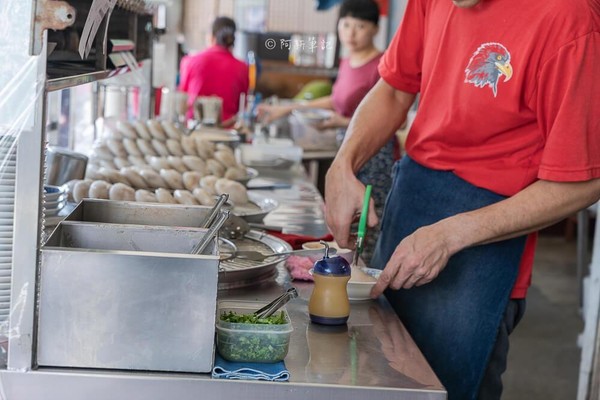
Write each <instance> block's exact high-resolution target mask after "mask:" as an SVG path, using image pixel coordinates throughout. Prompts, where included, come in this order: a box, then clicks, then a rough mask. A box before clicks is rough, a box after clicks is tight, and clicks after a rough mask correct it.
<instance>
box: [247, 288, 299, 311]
mask: <svg viewBox="0 0 600 400" xmlns="http://www.w3.org/2000/svg"><path fill="white" fill-rule="evenodd" d="M296 297H298V291H297V290H296V288H295V287H291V288H289V289H288V290H286V291H285V293H284V294H282V295H281V296H279V297H278V298H276V299H275V300H273V301H272V302H270V303H269V304H267V305H266V306H264V307H263V308H260V309H258V310H256V311H254V315H256V316H257V317H258V318H267V317H270V316H271V315H273V314H274V313H275V311H277V310H279V309H280V308H281V307H283V305H285V303H287V302H288V301H290V300H291V299H295V298H296Z"/></svg>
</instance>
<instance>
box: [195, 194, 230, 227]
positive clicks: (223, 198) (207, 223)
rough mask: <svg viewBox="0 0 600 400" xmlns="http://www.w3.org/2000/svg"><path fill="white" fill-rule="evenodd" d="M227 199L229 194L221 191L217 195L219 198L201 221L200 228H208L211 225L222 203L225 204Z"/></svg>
mask: <svg viewBox="0 0 600 400" xmlns="http://www.w3.org/2000/svg"><path fill="white" fill-rule="evenodd" d="M227 200H229V194H227V193H223V194H222V195H220V196H219V199H218V200H217V202H216V203H215V205H214V206H213V208H212V209H211V210H210V213H209V214H208V217H206V219H205V220H204V222H203V223H202V226H201V228H209V227H210V226H211V225H212V223H213V222H214V221H215V219H216V218H217V215H219V211H221V208H222V207H223V204H225V203H226V202H227Z"/></svg>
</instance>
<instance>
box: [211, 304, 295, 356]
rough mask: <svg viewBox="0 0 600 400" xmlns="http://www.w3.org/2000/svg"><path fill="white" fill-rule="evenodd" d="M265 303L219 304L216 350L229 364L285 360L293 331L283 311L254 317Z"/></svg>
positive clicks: (287, 316)
mask: <svg viewBox="0 0 600 400" xmlns="http://www.w3.org/2000/svg"><path fill="white" fill-rule="evenodd" d="M263 305H264V303H260V302H248V301H220V302H219V306H218V309H219V311H218V317H217V324H216V328H217V349H218V351H219V353H220V354H221V356H222V357H223V358H225V359H227V360H229V361H236V362H260V363H273V362H278V361H281V360H283V359H284V358H285V356H286V355H287V352H288V348H289V344H290V336H291V333H292V331H293V330H294V329H293V327H292V323H291V321H290V317H289V315H288V313H287V311H286V310H285V308H282V309H281V310H280V311H278V312H276V313H275V314H273V315H272V316H271V317H268V318H267V319H265V320H260V321H257V320H256V319H255V318H253V317H252V316H251V314H252V313H253V312H254V311H256V310H258V309H259V308H260V307H262V306H263Z"/></svg>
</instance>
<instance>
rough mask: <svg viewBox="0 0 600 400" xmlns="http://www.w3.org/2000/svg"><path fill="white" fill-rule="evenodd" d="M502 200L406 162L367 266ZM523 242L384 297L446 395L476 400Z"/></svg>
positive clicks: (474, 254) (467, 254) (468, 256)
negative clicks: (406, 241) (448, 221)
mask: <svg viewBox="0 0 600 400" xmlns="http://www.w3.org/2000/svg"><path fill="white" fill-rule="evenodd" d="M503 199H504V197H503V196H500V195H498V194H495V193H493V192H490V191H489V190H486V189H481V188H478V187H475V186H473V185H472V184H470V183H468V182H466V181H464V180H462V179H461V178H459V177H457V176H456V175H454V174H453V173H452V172H448V171H435V170H431V169H428V168H425V167H423V166H421V165H419V164H417V163H416V162H414V161H412V160H411V159H410V158H409V157H404V158H403V159H402V160H400V161H399V162H398V163H396V165H395V166H394V182H393V185H392V190H391V191H390V193H389V195H388V198H387V201H386V205H385V209H384V213H383V214H384V216H383V221H382V226H381V234H380V236H379V240H378V242H377V246H376V249H375V254H374V255H373V260H372V265H373V266H374V267H375V268H383V267H385V264H386V262H387V261H388V260H389V258H390V257H391V255H392V253H393V252H394V249H395V248H396V246H397V245H398V243H400V241H401V240H402V239H403V238H404V237H406V236H408V235H410V234H411V233H412V232H414V231H415V230H416V229H417V228H419V227H422V226H425V225H430V224H433V223H435V222H437V221H439V220H441V219H444V218H446V217H450V216H452V215H455V214H458V213H461V212H466V211H470V210H474V209H478V208H481V207H485V206H487V205H489V204H493V203H495V202H498V201H500V200H503ZM525 238H526V237H525V236H523V237H519V238H515V239H510V240H505V241H502V242H498V243H492V244H487V245H481V246H475V247H471V248H468V249H465V250H463V251H461V252H459V253H457V254H455V255H454V256H453V257H451V258H450V260H449V262H448V264H447V266H446V268H444V270H442V272H441V273H440V274H439V276H438V277H437V278H436V279H435V280H433V281H432V282H430V283H428V284H426V285H423V286H419V287H416V288H412V289H408V290H406V289H400V290H391V289H388V290H387V291H386V292H385V295H386V297H387V299H388V300H389V302H390V303H391V304H392V306H393V307H394V309H395V311H396V313H397V314H398V316H399V317H400V319H401V320H402V322H403V323H404V325H405V326H406V328H407V329H408V331H409V332H410V334H411V335H412V337H413V339H414V340H415V342H416V344H417V345H418V346H419V348H420V349H421V351H422V352H423V354H424V355H425V358H426V359H427V361H428V362H429V364H430V365H431V367H432V368H433V370H434V372H435V373H436V375H437V376H438V378H439V379H440V380H441V382H442V384H443V385H444V386H445V387H446V389H447V391H448V399H449V400H470V399H476V397H477V392H478V388H479V384H480V382H481V379H482V377H483V374H484V372H485V368H486V366H487V362H488V359H489V356H490V354H491V351H492V348H493V346H494V343H495V340H496V335H497V332H498V327H499V325H500V321H501V319H502V316H503V313H504V310H505V308H506V305H507V302H508V300H509V297H510V293H511V290H512V287H513V285H514V283H515V280H516V277H517V273H518V270H519V262H520V260H521V255H522V253H523V249H524V246H525Z"/></svg>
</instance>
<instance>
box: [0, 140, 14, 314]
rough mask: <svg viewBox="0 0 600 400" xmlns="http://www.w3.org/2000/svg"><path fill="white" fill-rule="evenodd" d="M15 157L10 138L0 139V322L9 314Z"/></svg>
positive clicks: (12, 142)
mask: <svg viewBox="0 0 600 400" xmlns="http://www.w3.org/2000/svg"><path fill="white" fill-rule="evenodd" d="M16 157H17V156H16V147H15V146H14V141H13V140H12V138H7V137H6V136H5V137H2V138H0V322H2V321H5V320H7V319H8V315H9V312H10V285H11V271H12V248H13V226H14V204H15V175H16V168H17V160H16Z"/></svg>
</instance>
